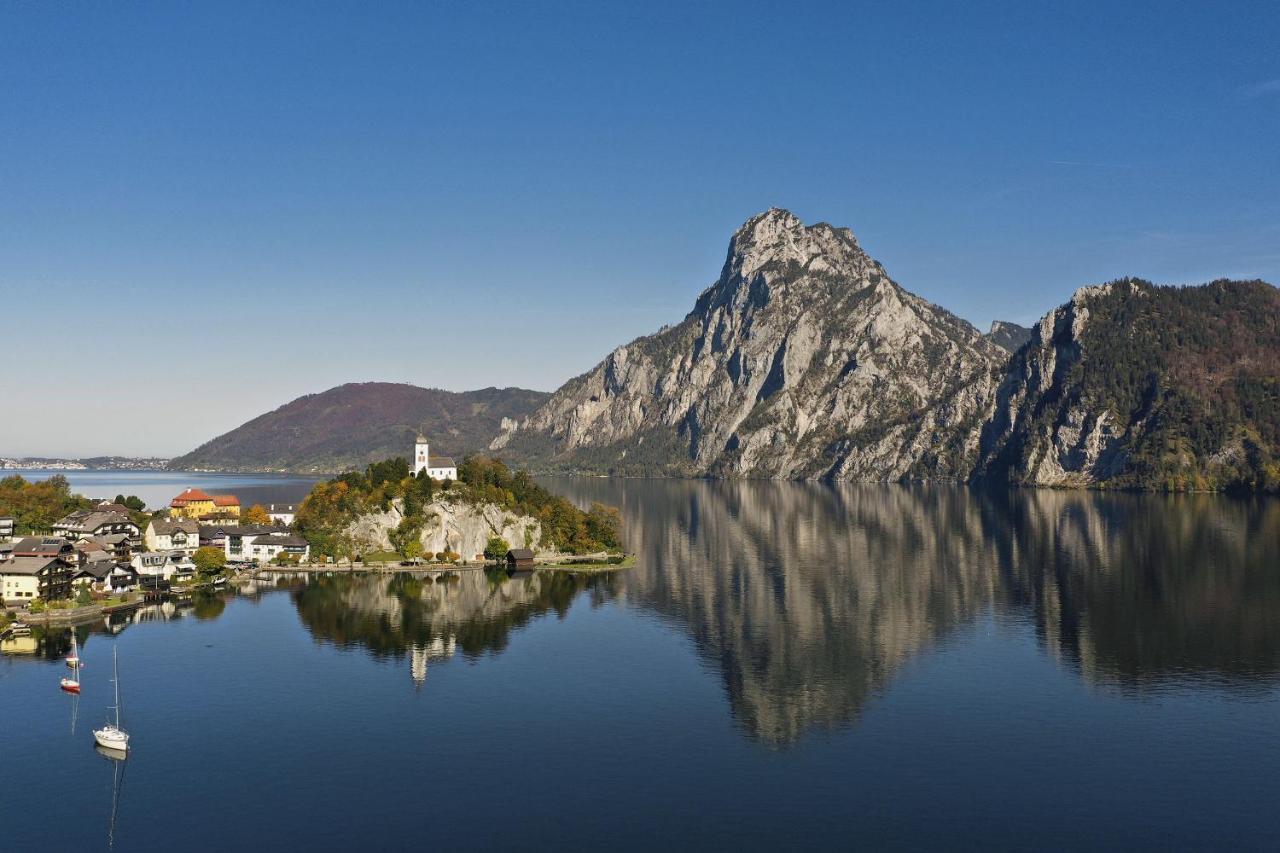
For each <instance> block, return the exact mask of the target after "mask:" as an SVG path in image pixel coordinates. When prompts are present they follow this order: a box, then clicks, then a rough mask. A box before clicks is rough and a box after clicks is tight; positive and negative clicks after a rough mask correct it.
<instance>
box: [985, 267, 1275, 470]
mask: <svg viewBox="0 0 1280 853" xmlns="http://www.w3.org/2000/svg"><path fill="white" fill-rule="evenodd" d="M1278 460H1280V291H1277V290H1276V289H1275V288H1273V287H1271V286H1270V285H1268V284H1265V283H1263V282H1258V281H1245V282H1237V281H1217V282H1213V283H1211V284H1208V285H1204V286H1202V287H1156V286H1155V285H1152V284H1150V283H1148V282H1144V281H1140V280H1136V279H1124V280H1121V281H1116V282H1112V283H1110V284H1105V285H1099V286H1096V287H1086V288H1082V289H1080V290H1078V291H1076V293H1075V295H1074V297H1073V298H1072V299H1071V301H1070V302H1068V303H1067V304H1065V305H1063V306H1061V307H1060V308H1057V309H1055V310H1054V311H1051V312H1050V313H1049V314H1047V315H1045V317H1044V319H1043V320H1041V322H1040V324H1039V325H1038V326H1036V328H1035V329H1034V330H1033V333H1032V339H1031V342H1030V345H1028V346H1027V347H1025V348H1023V349H1021V350H1019V351H1018V352H1017V353H1015V354H1014V356H1013V359H1012V361H1011V364H1010V368H1009V371H1008V375H1007V376H1006V378H1005V379H1004V381H1003V382H1002V383H1001V386H1000V390H999V393H998V395H997V403H996V406H995V410H994V412H993V414H992V417H991V420H990V422H989V423H988V424H987V425H986V427H985V429H984V431H983V437H982V458H981V460H980V462H979V465H978V467H977V469H976V472H975V476H976V477H977V478H979V479H996V480H1003V481H1010V482H1015V483H1023V484H1028V485H1037V486H1086V485H1092V484H1096V483H1107V484H1109V485H1114V486H1118V487H1125V488H1148V489H1150V488H1157V489H1169V490H1183V489H1221V488H1245V489H1251V490H1264V489H1276V488H1280V461H1278Z"/></svg>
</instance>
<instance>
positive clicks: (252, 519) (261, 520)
mask: <svg viewBox="0 0 1280 853" xmlns="http://www.w3.org/2000/svg"><path fill="white" fill-rule="evenodd" d="M240 521H242V522H243V523H245V524H270V523H271V516H270V514H268V513H267V508H266V507H265V506H263V505H262V504H254V505H253V506H251V507H249V508H248V509H247V510H245V511H244V515H242V516H240Z"/></svg>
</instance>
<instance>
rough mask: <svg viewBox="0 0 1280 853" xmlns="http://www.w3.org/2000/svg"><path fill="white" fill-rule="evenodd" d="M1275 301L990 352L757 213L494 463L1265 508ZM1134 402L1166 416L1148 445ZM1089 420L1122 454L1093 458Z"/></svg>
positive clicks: (1063, 311)
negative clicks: (1238, 493) (692, 289)
mask: <svg viewBox="0 0 1280 853" xmlns="http://www.w3.org/2000/svg"><path fill="white" fill-rule="evenodd" d="M1277 293H1280V292H1278V291H1276V289H1275V288H1274V287H1272V286H1271V285H1268V284H1266V283H1265V282H1227V281H1225V280H1223V281H1218V282H1213V283H1210V284H1208V285H1201V286H1199V287H1187V288H1159V287H1157V286H1155V285H1152V284H1150V283H1149V282H1142V281H1141V280H1139V279H1123V280H1117V282H1111V283H1108V284H1104V285H1095V286H1090V287H1086V288H1081V289H1080V290H1078V291H1077V292H1076V294H1075V295H1074V296H1073V297H1072V300H1071V301H1070V302H1068V303H1066V304H1065V305H1064V306H1060V307H1058V308H1055V309H1053V310H1051V311H1050V312H1048V313H1047V314H1046V315H1045V317H1044V318H1043V319H1042V320H1041V321H1040V322H1039V323H1038V324H1037V325H1036V327H1035V328H1033V329H1027V328H1025V327H1022V326H1018V325H1017V324H1013V323H1004V322H999V321H997V322H996V323H993V324H992V327H991V329H990V331H989V332H988V333H987V334H986V335H983V334H981V333H979V332H978V330H977V329H976V328H974V327H973V326H972V324H970V323H968V322H966V321H964V320H962V319H960V318H958V317H956V316H955V315H954V314H952V313H951V312H949V311H947V310H946V309H944V308H941V307H939V306H936V305H933V304H931V303H929V302H927V301H926V300H924V299H922V298H920V297H918V296H916V295H915V294H912V293H910V292H909V291H907V290H905V289H904V288H902V287H901V286H900V285H899V284H897V283H896V282H895V281H893V280H892V279H891V278H890V277H889V276H888V274H887V273H886V272H885V270H884V268H883V267H882V266H881V265H880V264H879V262H877V261H875V260H874V259H872V258H871V257H870V256H868V255H867V254H866V253H865V252H864V251H863V250H862V248H861V246H860V245H859V243H858V241H857V239H856V238H855V237H854V235H853V233H852V232H851V231H850V230H849V229H847V228H835V227H833V226H831V225H829V224H827V223H817V224H815V225H811V226H806V225H804V224H803V223H802V222H800V220H799V219H797V218H796V217H795V216H794V215H793V214H791V213H790V212H789V211H785V210H782V209H779V208H771V209H769V210H767V211H765V212H763V213H760V214H757V215H756V216H753V217H751V218H750V219H748V220H747V221H746V223H744V224H743V225H742V227H740V228H739V229H738V230H737V231H736V232H735V233H734V235H733V237H732V239H731V240H730V243H729V250H728V254H727V257H726V261H725V264H724V266H723V268H722V270H721V274H720V276H719V278H717V280H716V281H715V282H713V283H712V284H711V285H710V286H709V287H707V288H705V289H704V290H703V291H702V292H701V294H700V295H699V296H698V298H697V300H696V301H695V303H694V307H693V309H692V310H691V311H690V312H689V313H688V314H687V315H686V316H685V318H684V320H682V321H681V322H680V323H679V324H677V325H675V326H671V327H664V328H663V329H661V330H659V331H658V332H657V333H655V334H652V335H645V336H641V337H639V338H636V339H635V340H633V341H631V342H629V343H627V344H625V345H623V346H621V347H618V348H617V349H615V350H614V351H612V352H611V353H609V355H608V356H606V357H605V359H604V360H603V361H601V362H600V363H599V364H597V365H596V366H595V367H594V368H592V369H591V370H588V371H586V372H585V373H583V374H580V375H579V376H577V377H574V378H573V379H571V380H569V381H568V382H566V383H565V384H564V385H563V386H562V387H561V388H560V389H559V390H557V391H556V392H555V393H554V394H553V395H552V397H551V398H550V399H549V400H548V401H547V402H546V403H544V404H543V405H542V406H541V407H539V408H538V409H537V410H536V411H534V412H533V413H531V414H530V415H529V416H528V417H526V418H524V419H523V420H521V421H519V422H507V423H506V424H504V428H503V431H502V433H501V434H500V435H499V436H498V437H497V438H495V439H494V441H493V442H492V443H491V444H490V449H491V450H493V451H494V452H497V453H499V454H503V455H506V456H508V457H509V458H513V459H516V460H519V461H523V462H526V463H529V464H532V465H533V466H534V467H535V468H538V469H541V470H546V471H571V472H577V473H592V474H600V473H611V474H622V475H644V476H653V475H657V476H720V477H770V478H792V479H830V480H848V481H861V482H877V481H879V482H885V481H920V480H951V481H956V482H979V481H985V482H997V483H1013V484H1019V485H1045V486H1091V485H1093V486H1096V485H1111V486H1114V487H1119V488H1138V489H1156V488H1160V489H1170V490H1186V489H1208V490H1214V489H1222V488H1243V489H1247V490H1268V491H1270V490H1280V463H1277V461H1276V460H1277V458H1280V402H1277V401H1280V376H1278V375H1277V368H1276V367H1275V365H1278V364H1280V297H1278V296H1277ZM1126 294H1127V295H1128V297H1129V301H1128V302H1126V303H1124V304H1121V303H1120V302H1115V300H1116V299H1120V298H1121V297H1122V296H1124V295H1126ZM1099 299H1101V300H1104V301H1103V302H1099V303H1098V304H1099V305H1102V306H1104V308H1105V310H1101V309H1099V308H1096V307H1095V308H1094V315H1093V316H1094V318H1095V322H1093V324H1092V325H1091V326H1089V328H1090V329H1091V330H1092V331H1091V332H1090V334H1087V335H1083V336H1081V333H1082V332H1083V330H1084V329H1085V328H1086V325H1085V323H1086V321H1087V320H1088V317H1089V316H1090V314H1089V310H1090V308H1089V305H1091V304H1093V303H1094V302H1096V301H1097V300H1099ZM1106 300H1111V301H1106ZM1122 301H1123V300H1122ZM1113 303H1114V304H1113ZM1073 306H1075V307H1074V308H1073ZM1143 306H1146V309H1149V310H1145V309H1144V308H1143ZM1188 306H1194V307H1188ZM1242 306H1244V307H1242ZM1064 324H1065V326H1064ZM1135 324H1136V325H1135ZM1064 329H1065V330H1066V331H1065V332H1064ZM1224 329H1227V330H1228V331H1224ZM1231 329H1235V330H1243V332H1244V333H1245V334H1244V340H1247V342H1248V343H1247V345H1239V344H1238V342H1237V341H1236V339H1235V338H1233V336H1232V334H1230V331H1229V330H1231ZM1064 335H1065V337H1064ZM1170 336H1172V338H1173V340H1166V338H1169V337H1170ZM1186 341H1190V342H1191V343H1186ZM1197 342H1198V343H1197ZM1171 346H1172V348H1171ZM1233 359H1234V360H1235V361H1237V362H1238V361H1241V360H1243V361H1244V362H1249V361H1250V359H1252V360H1253V363H1254V367H1255V368H1256V369H1253V370H1251V371H1244V372H1242V371H1240V370H1238V369H1235V368H1233V367H1232V364H1233ZM1112 361H1115V363H1116V364H1117V368H1116V370H1114V371H1112V370H1110V369H1109V364H1111V362H1112ZM1203 365H1211V366H1212V370H1213V371H1216V374H1215V375H1208V374H1206V373H1205V368H1204V367H1203ZM1268 365H1269V366H1270V367H1268ZM1059 368H1061V369H1064V370H1066V369H1069V370H1074V371H1076V373H1077V374H1079V375H1078V376H1077V375H1075V374H1072V375H1071V376H1058V374H1057V372H1055V371H1056V370H1058V369H1059ZM1225 375H1229V376H1230V377H1231V380H1230V381H1231V383H1233V384H1231V385H1230V387H1227V386H1226V385H1223V382H1222V381H1220V376H1225ZM1215 376H1218V377H1219V378H1215ZM1081 377H1084V378H1083V379H1081ZM1060 380H1061V381H1060ZM1144 383H1145V384H1144ZM1108 388H1110V389H1112V391H1114V392H1115V393H1114V394H1112V393H1110V392H1108V391H1107V390H1106V389H1108ZM1141 389H1145V391H1141V393H1140V390H1141ZM1224 389H1225V390H1224ZM1232 389H1234V390H1232ZM1143 394H1145V395H1146V397H1148V398H1150V399H1153V400H1154V399H1158V401H1160V403H1161V406H1160V407H1159V414H1160V417H1161V418H1162V420H1161V421H1159V422H1158V423H1156V424H1155V426H1154V427H1152V428H1150V429H1149V428H1148V426H1147V425H1145V424H1144V423H1143V422H1142V420H1141V419H1142V418H1143V417H1149V416H1150V415H1151V414H1152V412H1153V411H1155V410H1154V409H1153V410H1151V411H1148V412H1146V414H1145V415H1144V414H1143V412H1142V411H1141V410H1139V409H1138V408H1135V406H1134V404H1133V399H1135V398H1141V397H1142V396H1143ZM1080 395H1084V397H1083V398H1081V399H1077V398H1079V397H1080ZM1153 395H1154V396H1153ZM1060 398H1062V399H1066V400H1067V401H1068V402H1067V403H1065V404H1063V405H1058V402H1059V400H1060ZM1071 400H1076V401H1077V402H1080V403H1081V405H1072V404H1071V403H1070V401H1071ZM1214 402H1219V403H1222V404H1223V405H1224V406H1225V408H1223V409H1221V410H1218V409H1215V408H1214V406H1213V405H1212V404H1213V403H1214ZM1166 403H1167V405H1165V404H1166ZM1024 407H1025V408H1026V411H1024V410H1023V409H1024ZM1099 423H1102V424H1107V423H1110V424H1112V425H1113V426H1114V430H1115V433H1114V435H1113V436H1111V437H1109V438H1107V439H1106V440H1107V441H1112V440H1113V439H1114V440H1115V441H1119V442H1120V444H1121V445H1123V447H1122V450H1123V452H1117V453H1116V454H1113V455H1111V456H1106V455H1105V454H1102V455H1100V454H1101V451H1100V450H1099V448H1098V447H1097V446H1096V445H1097V444H1098V442H1099V441H1100V440H1101V439H1100V438H1099V436H1101V435H1102V433H1101V432H1100V431H1099V428H1098V426H1097V425H1098V424H1099ZM1029 424H1033V425H1034V428H1032V426H1029ZM1084 424H1089V425H1091V426H1082V425H1084ZM1115 436H1120V438H1115ZM1161 441H1165V442H1174V443H1177V448H1175V449H1174V450H1168V449H1167V448H1166V450H1160V449H1158V448H1157V447H1156V445H1157V444H1158V443H1159V442H1161ZM1081 442H1083V444H1082V443H1081ZM1178 442H1180V443H1178ZM1131 445H1132V446H1131ZM1157 457H1158V458H1159V459H1157ZM1046 460H1048V461H1046ZM1082 460H1083V461H1082ZM1108 460H1110V461H1108ZM1153 460H1154V461H1153ZM1159 460H1163V461H1159ZM1224 460H1225V461H1224Z"/></svg>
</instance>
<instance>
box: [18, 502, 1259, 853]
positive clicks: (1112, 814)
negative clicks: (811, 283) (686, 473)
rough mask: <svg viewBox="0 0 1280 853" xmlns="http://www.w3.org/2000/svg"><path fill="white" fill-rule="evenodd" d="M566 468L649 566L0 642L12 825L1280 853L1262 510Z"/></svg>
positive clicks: (206, 832)
mask: <svg viewBox="0 0 1280 853" xmlns="http://www.w3.org/2000/svg"><path fill="white" fill-rule="evenodd" d="M555 485H556V487H557V488H560V489H562V490H563V491H566V492H569V493H571V494H572V495H573V496H574V497H575V498H576V499H578V500H582V501H585V500H591V499H600V500H605V501H608V502H610V503H613V504H616V505H618V506H620V507H621V508H622V511H623V515H624V518H625V520H626V522H627V525H628V529H627V536H628V539H629V544H630V547H631V549H632V550H634V551H636V553H637V555H638V560H637V565H636V567H635V568H634V569H631V570H629V571H627V572H625V573H620V574H615V575H609V576H596V577H592V578H575V577H571V576H567V575H561V574H553V573H539V574H534V575H529V576H515V577H510V578H508V577H506V576H505V575H504V574H493V575H486V574H484V573H481V572H471V573H459V574H456V575H453V576H447V577H439V578H433V579H422V578H412V577H407V576H399V577H376V578H374V577H355V578H352V577H350V576H331V577H325V578H313V579H311V580H310V581H306V582H304V581H302V580H298V579H291V578H285V577H281V578H279V579H276V580H272V581H269V582H266V583H263V584H262V585H261V586H259V587H258V588H254V589H247V590H244V591H243V592H242V593H241V594H239V595H227V596H225V597H208V598H202V599H198V600H196V601H195V602H194V606H193V607H183V608H173V607H172V606H168V607H163V608H156V609H153V610H151V611H148V612H146V613H143V614H140V615H139V617H138V618H137V620H136V621H130V622H126V623H121V624H117V625H114V626H111V627H110V628H108V627H107V626H102V625H95V626H92V627H91V628H88V629H81V640H82V643H83V646H84V651H83V655H84V658H85V660H86V662H87V666H86V669H85V672H84V682H85V689H84V694H83V696H81V697H80V698H79V699H78V700H76V699H74V698H72V697H69V696H65V695H62V694H60V693H59V692H58V690H57V679H58V678H59V677H60V676H61V674H62V672H63V671H64V669H65V668H64V667H62V665H61V664H60V663H58V662H57V658H58V657H59V656H60V655H61V654H62V653H63V652H64V649H65V648H66V644H67V643H68V642H69V640H68V637H67V635H66V634H65V633H63V632H56V633H51V634H49V635H47V636H45V635H40V636H38V637H36V638H34V640H33V642H31V643H29V644H26V645H25V646H23V647H21V648H15V647H12V646H11V647H9V648H7V649H6V651H7V652H8V654H6V655H5V656H4V658H3V660H0V721H2V723H3V732H4V734H3V737H4V743H5V767H6V782H5V784H4V787H3V792H2V794H0V827H2V830H0V831H2V832H3V837H4V839H5V845H6V849H14V850H34V849H48V850H63V849H84V850H94V849H105V848H106V847H107V846H108V844H109V843H114V847H115V849H117V850H147V851H150V850H165V851H172V850H174V849H183V850H227V849H235V848H240V849H272V848H278V849H299V850H350V849H405V848H408V847H411V846H412V847H423V848H426V847H437V848H441V849H461V848H464V847H465V848H468V849H515V848H524V849H548V848H552V847H556V848H565V849H583V848H610V849H653V848H655V847H658V848H661V847H667V848H679V849H687V848H701V849H779V848H783V849H792V848H795V847H799V846H818V847H823V848H840V849H847V848H852V847H870V848H929V847H934V848H936V847H941V846H947V847H963V848H972V849H978V848H981V849H1027V848H1051V849H1064V848H1088V849H1116V850H1131V849H1139V848H1140V849H1169V848H1177V849H1187V848H1201V849H1203V848H1216V849H1223V848H1231V849H1275V847H1276V846H1277V843H1278V839H1280V813H1278V810H1277V804H1280V691H1278V690H1277V684H1278V683H1280V678H1278V676H1280V502H1263V501H1237V500H1231V499H1226V498H1215V497H1200V496H1187V497H1175V498H1168V497H1163V496H1131V495H1099V494H1073V493H1059V492H1020V493H1014V494H1005V493H1000V494H986V493H981V492H971V491H966V490H963V489H926V488H898V487H883V488H856V487H851V488H825V487H817V486H805V485H795V484H774V483H746V484H729V483H703V482H693V483H690V482H642V481H608V480H565V481H559V482H557V483H556V484H555ZM113 647H115V648H117V649H119V652H120V661H121V668H122V673H121V677H122V682H123V686H124V694H125V695H124V705H125V721H126V727H127V728H128V729H129V730H130V731H131V733H132V734H133V737H134V742H135V747H136V749H135V751H134V754H133V755H132V757H131V758H130V759H129V760H128V762H126V763H125V764H123V765H117V764H115V763H113V762H110V761H109V760H107V759H106V758H103V757H102V756H100V755H98V754H97V753H96V752H95V751H94V749H93V746H92V736H91V734H90V731H89V729H90V727H91V726H92V725H97V724H99V723H101V722H102V720H103V719H104V716H105V708H106V705H107V704H109V698H108V696H109V690H110V685H109V683H108V680H107V678H108V674H109V671H110V660H111V650H112V648H113ZM113 793H114V794H116V799H117V801H118V808H117V810H116V818H115V823H114V827H112V823H111V817H112V802H113ZM109 833H110V842H109Z"/></svg>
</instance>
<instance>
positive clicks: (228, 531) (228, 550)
mask: <svg viewBox="0 0 1280 853" xmlns="http://www.w3.org/2000/svg"><path fill="white" fill-rule="evenodd" d="M220 531H221V533H222V537H221V539H222V548H223V553H225V554H226V556H227V560H228V561H230V562H233V563H247V562H249V561H251V560H254V559H256V558H255V557H254V554H253V543H254V541H255V540H256V539H258V538H259V537H261V536H287V535H288V534H289V531H288V529H287V528H284V527H278V526H275V525H265V524H264V525H253V524H246V525H243V526H240V527H226V528H220ZM304 542H305V540H304Z"/></svg>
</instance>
